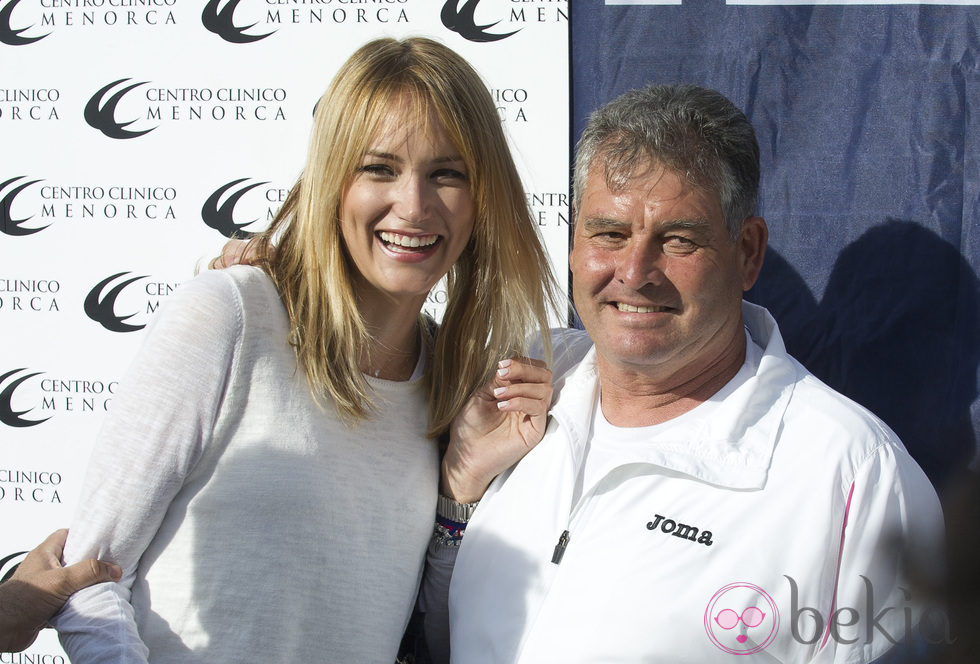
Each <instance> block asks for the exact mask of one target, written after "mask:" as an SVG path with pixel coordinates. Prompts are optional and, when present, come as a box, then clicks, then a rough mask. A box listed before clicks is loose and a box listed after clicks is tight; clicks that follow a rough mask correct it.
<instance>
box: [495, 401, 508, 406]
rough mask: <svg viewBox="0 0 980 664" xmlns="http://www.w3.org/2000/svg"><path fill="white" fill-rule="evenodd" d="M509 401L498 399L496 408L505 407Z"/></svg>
mask: <svg viewBox="0 0 980 664" xmlns="http://www.w3.org/2000/svg"><path fill="white" fill-rule="evenodd" d="M509 403H510V402H509V401H498V402H497V408H505V407H506V406H507V404H509Z"/></svg>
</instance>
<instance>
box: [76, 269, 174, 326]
mask: <svg viewBox="0 0 980 664" xmlns="http://www.w3.org/2000/svg"><path fill="white" fill-rule="evenodd" d="M131 274H132V272H117V273H116V274H111V275H109V276H108V277H106V278H105V279H103V280H101V281H100V282H99V283H97V284H95V286H93V287H92V290H90V291H89V293H88V295H86V296H85V302H84V304H83V308H84V310H85V315H86V316H88V317H89V318H91V319H92V320H93V321H95V322H96V323H98V324H99V325H101V326H102V327H104V328H105V329H107V330H109V331H110V332H137V331H139V330H142V329H143V328H144V327H146V319H147V318H148V317H149V316H150V315H152V314H153V313H154V312H155V311H156V310H157V309H158V308H159V307H160V301H161V299H163V298H166V297H169V296H170V295H172V294H173V292H174V291H175V290H177V288H178V287H179V286H180V282H167V281H160V280H158V279H156V280H154V279H150V277H149V275H145V274H143V275H139V276H134V277H131V276H129V275H131ZM141 279H150V280H149V281H147V282H145V283H144V284H143V285H141V286H139V287H138V288H134V287H133V284H135V283H136V282H137V281H140V280H141ZM124 291H125V293H124ZM117 309H123V310H124V311H129V312H131V313H123V314H120V313H117ZM134 309H135V311H134ZM136 316H141V319H139V321H131V319H133V318H135V317H136Z"/></svg>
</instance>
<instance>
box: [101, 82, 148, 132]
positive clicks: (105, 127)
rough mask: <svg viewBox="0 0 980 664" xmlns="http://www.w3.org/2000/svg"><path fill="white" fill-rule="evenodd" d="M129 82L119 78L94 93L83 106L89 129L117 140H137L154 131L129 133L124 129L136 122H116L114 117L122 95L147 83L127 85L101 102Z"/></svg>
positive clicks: (145, 130)
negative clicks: (114, 89)
mask: <svg viewBox="0 0 980 664" xmlns="http://www.w3.org/2000/svg"><path fill="white" fill-rule="evenodd" d="M131 80H132V79H131V78H121V79H119V80H118V81H113V82H112V83H110V84H109V85H107V86H105V87H104V88H102V89H101V90H99V91H98V92H96V93H95V94H94V95H93V96H92V98H91V99H89V100H88V103H87V104H85V122H87V123H88V125H89V126H90V127H93V128H95V129H98V130H99V131H101V132H102V133H103V134H105V135H106V136H108V137H109V138H119V139H126V138H137V137H138V136H142V135H144V134H149V133H150V132H151V131H153V130H154V129H156V127H152V128H150V129H144V130H143V131H129V130H128V129H126V127H128V126H129V125H131V124H133V123H134V122H136V120H130V121H129V122H117V121H116V117H115V115H116V105H117V104H118V103H119V100H120V99H122V98H123V95H125V94H126V93H127V92H129V91H130V90H133V89H135V88H138V87H139V86H141V85H146V84H147V83H148V82H149V81H143V82H142V83H133V84H132V85H127V86H126V87H124V88H123V89H122V90H119V91H118V92H116V93H115V94H114V95H112V96H111V97H109V99H108V100H107V101H103V97H105V95H106V94H107V93H108V92H109V90H111V89H112V88H113V87H115V86H117V85H119V84H120V83H125V82H126V81H131Z"/></svg>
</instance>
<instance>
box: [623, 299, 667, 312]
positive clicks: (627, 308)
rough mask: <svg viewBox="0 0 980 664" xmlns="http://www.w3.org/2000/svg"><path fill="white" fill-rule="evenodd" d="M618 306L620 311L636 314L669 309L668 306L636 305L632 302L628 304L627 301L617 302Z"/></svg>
mask: <svg viewBox="0 0 980 664" xmlns="http://www.w3.org/2000/svg"><path fill="white" fill-rule="evenodd" d="M616 308H617V309H619V310H620V311H628V312H629V313H634V314H652V313H658V312H662V311H667V307H634V306H633V305H632V304H626V303H625V302H617V303H616Z"/></svg>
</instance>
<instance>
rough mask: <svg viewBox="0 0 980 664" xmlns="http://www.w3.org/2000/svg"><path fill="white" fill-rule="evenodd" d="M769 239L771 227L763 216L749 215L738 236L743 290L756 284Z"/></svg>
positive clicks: (737, 249) (737, 248)
mask: <svg viewBox="0 0 980 664" xmlns="http://www.w3.org/2000/svg"><path fill="white" fill-rule="evenodd" d="M768 241H769V227H768V226H766V220H765V219H763V218H762V217H748V218H746V220H745V221H744V222H742V232H741V234H740V235H739V237H738V246H737V247H736V251H738V261H739V269H740V270H741V272H742V290H743V291H747V290H749V289H750V288H752V286H753V285H754V284H755V281H756V279H758V278H759V272H760V271H761V270H762V260H763V258H764V257H765V255H766V243H767V242H768Z"/></svg>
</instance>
